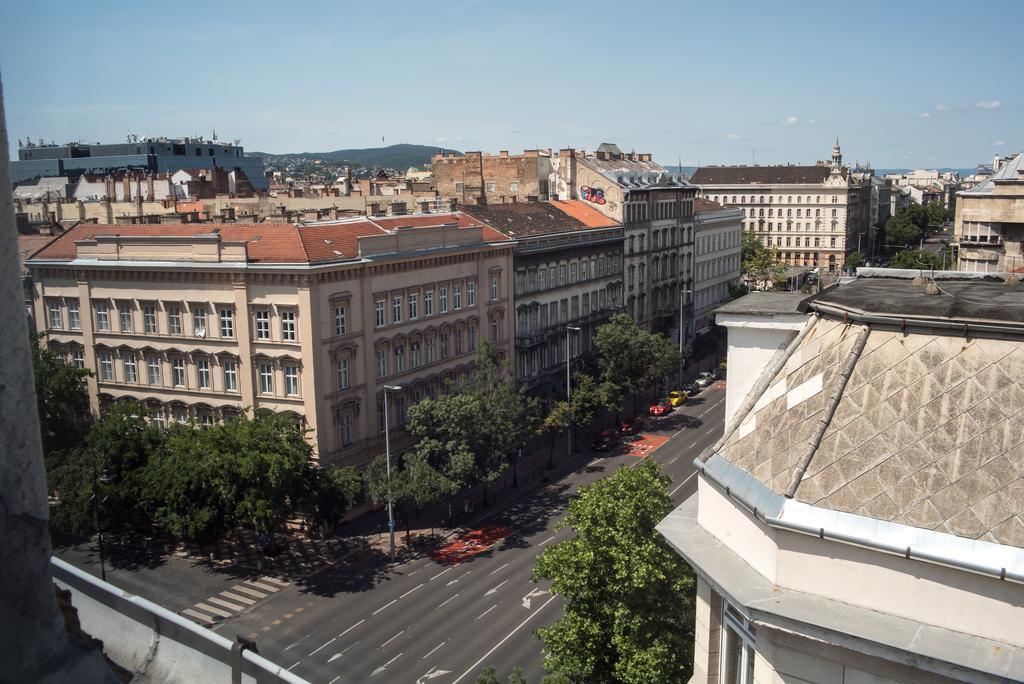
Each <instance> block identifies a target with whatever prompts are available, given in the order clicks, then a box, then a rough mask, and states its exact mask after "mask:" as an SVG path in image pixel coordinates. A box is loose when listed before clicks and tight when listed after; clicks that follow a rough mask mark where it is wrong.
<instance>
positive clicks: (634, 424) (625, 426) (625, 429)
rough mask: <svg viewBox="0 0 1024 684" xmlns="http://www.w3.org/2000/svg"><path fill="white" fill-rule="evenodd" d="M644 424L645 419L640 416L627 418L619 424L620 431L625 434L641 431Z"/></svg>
mask: <svg viewBox="0 0 1024 684" xmlns="http://www.w3.org/2000/svg"><path fill="white" fill-rule="evenodd" d="M643 425H644V420H643V418H640V417H639V416H637V417H636V418H626V419H624V420H623V421H622V424H621V425H619V432H621V433H622V434H624V435H635V434H636V433H638V432H640V429H641V428H643Z"/></svg>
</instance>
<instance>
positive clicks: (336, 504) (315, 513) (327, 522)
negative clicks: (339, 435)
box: [308, 466, 363, 532]
mask: <svg viewBox="0 0 1024 684" xmlns="http://www.w3.org/2000/svg"><path fill="white" fill-rule="evenodd" d="M313 475H314V485H313V496H312V497H311V500H310V504H311V506H310V510H309V511H308V513H309V515H310V519H311V522H312V523H313V525H314V526H315V527H316V528H318V529H324V530H326V531H328V532H329V531H330V530H332V529H333V528H334V526H335V525H337V524H338V523H339V522H340V521H341V518H342V516H343V515H344V514H345V511H347V510H349V509H351V508H353V507H355V506H356V505H358V504H359V503H360V501H361V499H362V495H363V474H362V473H360V472H359V471H358V470H356V469H355V468H354V467H352V466H346V467H344V468H318V469H316V470H314V471H313Z"/></svg>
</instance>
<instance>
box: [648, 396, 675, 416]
mask: <svg viewBox="0 0 1024 684" xmlns="http://www.w3.org/2000/svg"><path fill="white" fill-rule="evenodd" d="M675 410H676V407H675V406H673V405H672V400H671V399H662V400H660V401H658V402H657V403H656V404H651V407H650V408H649V409H647V412H648V413H650V414H651V415H652V416H667V415H668V414H670V413H672V412H673V411H675Z"/></svg>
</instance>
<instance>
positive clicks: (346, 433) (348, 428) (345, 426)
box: [338, 413, 352, 447]
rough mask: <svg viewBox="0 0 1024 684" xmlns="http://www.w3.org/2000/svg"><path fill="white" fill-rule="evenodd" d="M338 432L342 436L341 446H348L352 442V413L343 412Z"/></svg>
mask: <svg viewBox="0 0 1024 684" xmlns="http://www.w3.org/2000/svg"><path fill="white" fill-rule="evenodd" d="M338 433H339V436H340V437H341V446H343V447H344V446H348V445H349V444H351V443H352V414H350V413H343V414H342V415H341V418H340V419H339V421H338Z"/></svg>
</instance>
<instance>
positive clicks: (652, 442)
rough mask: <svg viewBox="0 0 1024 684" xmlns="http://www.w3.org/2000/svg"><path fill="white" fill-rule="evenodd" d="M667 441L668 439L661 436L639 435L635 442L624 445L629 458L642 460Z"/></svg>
mask: <svg viewBox="0 0 1024 684" xmlns="http://www.w3.org/2000/svg"><path fill="white" fill-rule="evenodd" d="M667 441H668V437H664V436H662V435H646V434H645V435H641V436H640V439H638V440H636V441H635V442H627V443H626V448H627V453H628V454H629V455H630V456H635V457H637V458H644V457H646V456H649V455H650V454H651V452H653V451H654V450H655V449H657V448H658V447H660V446H661V445H662V444H664V443H665V442H667Z"/></svg>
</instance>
